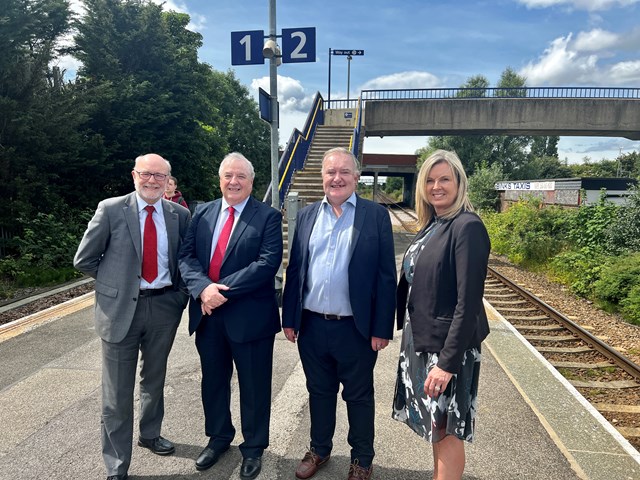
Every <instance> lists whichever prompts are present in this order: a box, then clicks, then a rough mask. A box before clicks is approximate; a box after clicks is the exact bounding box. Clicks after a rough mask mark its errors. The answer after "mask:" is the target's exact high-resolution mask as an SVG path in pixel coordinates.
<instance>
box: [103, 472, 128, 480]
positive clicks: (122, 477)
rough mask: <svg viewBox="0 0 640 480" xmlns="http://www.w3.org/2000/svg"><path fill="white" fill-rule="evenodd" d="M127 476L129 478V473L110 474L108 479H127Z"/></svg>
mask: <svg viewBox="0 0 640 480" xmlns="http://www.w3.org/2000/svg"><path fill="white" fill-rule="evenodd" d="M127 478H129V475H127V474H126V473H125V474H123V475H109V476H108V477H107V480H127Z"/></svg>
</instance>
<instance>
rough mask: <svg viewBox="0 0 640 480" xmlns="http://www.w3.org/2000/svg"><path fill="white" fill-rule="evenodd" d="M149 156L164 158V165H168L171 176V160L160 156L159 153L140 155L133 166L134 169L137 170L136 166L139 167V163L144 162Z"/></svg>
mask: <svg viewBox="0 0 640 480" xmlns="http://www.w3.org/2000/svg"><path fill="white" fill-rule="evenodd" d="M149 155H156V156H158V157H160V158H162V160H164V163H166V164H167V168H168V169H169V175H171V164H170V163H169V160H166V159H164V158H163V157H162V156H161V155H158V154H157V153H145V154H144V155H140V156H138V157H136V161H135V163H134V164H133V169H134V170H135V169H136V166H137V165H138V162H139V161H142V160H144V158H145V157H147V156H149Z"/></svg>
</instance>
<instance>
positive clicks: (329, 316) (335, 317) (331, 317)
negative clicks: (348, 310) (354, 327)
mask: <svg viewBox="0 0 640 480" xmlns="http://www.w3.org/2000/svg"><path fill="white" fill-rule="evenodd" d="M305 312H309V313H310V314H311V315H315V316H316V317H320V318H324V319H325V320H350V319H352V318H353V315H333V314H331V313H318V312H312V311H311V310H305Z"/></svg>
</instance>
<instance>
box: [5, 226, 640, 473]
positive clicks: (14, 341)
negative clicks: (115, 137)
mask: <svg viewBox="0 0 640 480" xmlns="http://www.w3.org/2000/svg"><path fill="white" fill-rule="evenodd" d="M407 238H408V237H406V236H405V235H402V234H396V244H397V249H398V253H399V256H398V257H397V258H398V260H399V258H400V255H401V253H402V251H403V250H404V245H406V242H407ZM91 298H92V296H89V297H88V298H85V299H80V300H76V301H75V302H73V303H71V304H67V305H66V306H65V307H64V309H61V310H54V311H51V312H49V313H46V314H40V315H39V316H38V319H37V321H36V322H34V323H31V322H29V321H27V322H22V324H20V325H18V326H14V328H11V329H8V330H3V331H0V479H2V480H5V479H6V480H9V479H11V480H33V479H44V478H47V479H60V480H63V479H65V480H66V479H81V480H90V479H104V478H105V477H106V475H105V473H104V466H103V463H102V458H101V455H100V435H99V433H100V418H99V415H100V388H99V387H100V340H99V339H98V338H97V336H96V334H95V331H94V329H93V318H92V308H91ZM60 312H61V313H60ZM489 313H490V315H491V317H492V320H491V328H492V333H491V334H490V335H489V337H488V339H487V340H486V342H485V345H484V348H483V365H482V371H481V380H480V392H479V415H478V419H477V432H476V433H477V434H476V441H475V442H474V443H473V444H467V465H466V470H465V474H464V477H463V478H464V479H465V480H480V479H482V480H502V479H505V480H506V479H540V480H542V479H545V480H549V479H552V480H565V479H566V480H569V479H592V480H605V479H607V480H627V479H628V480H638V479H640V455H639V454H638V452H637V451H636V450H634V449H633V448H632V447H631V446H630V445H629V444H628V443H627V442H626V441H625V440H624V439H623V438H622V437H621V436H620V435H618V434H617V432H616V431H615V430H614V429H613V428H612V427H611V426H609V424H608V423H606V422H605V421H604V419H602V417H600V415H599V414H598V413H597V412H595V411H594V410H593V409H591V408H590V407H589V406H588V405H587V404H586V402H584V401H583V400H580V398H581V397H579V396H576V394H575V390H574V389H573V388H572V387H571V386H570V385H568V384H567V382H566V381H564V380H563V379H562V378H561V377H559V376H558V375H557V374H555V373H554V370H553V369H552V368H551V367H549V366H548V365H547V364H546V362H545V361H544V359H542V358H541V357H540V355H539V354H537V353H535V352H534V351H533V350H531V349H530V348H529V347H528V346H527V344H526V343H525V342H524V340H523V339H522V338H521V337H520V335H519V334H518V333H517V332H515V331H514V330H513V329H512V328H511V327H510V326H509V325H508V324H506V323H505V322H503V321H502V320H500V319H499V318H498V317H497V316H496V315H495V314H494V312H492V311H491V310H490V309H489ZM399 344H400V335H397V336H396V338H395V339H394V341H393V342H392V343H391V344H390V346H389V347H388V348H387V349H385V350H384V351H383V352H381V354H380V356H379V360H378V365H377V367H376V401H377V413H376V417H377V418H376V441H375V448H376V458H375V460H374V476H373V478H374V479H377V480H418V479H430V478H432V468H433V462H432V454H431V446H430V444H428V443H425V442H424V441H423V440H422V439H420V438H419V437H418V436H416V435H415V434H414V433H413V432H412V431H411V430H410V429H409V428H408V427H406V426H405V425H404V424H401V423H399V422H396V421H394V420H392V419H391V404H392V399H393V391H394V385H395V376H396V369H397V361H398V351H399ZM274 363H275V365H274V367H275V368H274V378H273V406H272V417H271V446H270V447H269V449H268V450H267V451H266V452H265V456H264V457H263V470H262V473H261V474H260V476H259V477H258V479H260V480H276V479H294V478H295V476H294V474H293V472H294V470H295V468H296V466H297V463H298V461H299V459H300V458H301V457H302V456H303V455H304V452H305V449H306V446H307V445H308V430H309V416H308V405H307V393H306V389H305V378H304V373H303V371H302V366H301V364H300V361H299V357H298V352H297V349H296V347H295V346H293V345H291V344H290V343H289V342H287V341H286V339H285V338H284V335H282V334H279V335H278V336H277V337H276V342H275V359H274ZM199 382H200V367H199V360H198V354H197V352H196V349H195V346H194V341H193V338H192V337H189V336H188V334H187V322H186V316H185V317H183V323H182V325H181V326H180V329H179V332H178V335H177V338H176V342H175V345H174V348H173V351H172V353H171V357H170V359H169V371H168V377H167V384H166V417H165V422H164V427H163V432H162V434H163V435H164V436H165V437H167V438H169V439H171V440H172V441H174V442H175V443H176V453H175V454H174V455H172V456H169V457H159V456H156V455H153V454H152V453H151V452H149V451H148V450H145V449H142V448H139V447H134V452H133V461H132V465H131V468H130V471H129V475H130V478H131V479H132V480H138V479H147V480H179V479H223V480H224V479H237V478H239V470H240V463H241V461H242V458H241V455H240V452H239V450H238V449H237V447H236V448H231V449H230V450H229V452H227V453H226V454H225V455H224V456H223V457H222V458H221V460H220V462H219V463H218V464H217V465H215V466H214V467H213V468H211V469H210V470H208V471H205V472H197V471H196V470H195V467H194V461H195V458H196V457H197V456H198V454H199V453H200V451H201V450H202V448H203V447H204V445H206V442H207V438H206V437H205V435H204V427H203V423H204V419H203V413H202V406H201V403H200V385H199ZM237 400H238V398H237V389H236V388H235V383H234V390H233V401H234V405H233V412H234V423H235V424H236V426H237V429H238V434H237V437H236V439H235V441H234V443H233V445H234V446H237V445H238V444H239V443H240V442H241V434H240V432H239V418H238V406H237ZM338 415H339V419H338V427H337V431H336V435H335V438H334V445H335V446H334V451H333V455H332V459H331V460H330V462H329V463H328V464H327V465H326V466H325V467H324V468H323V469H322V470H321V471H320V472H319V473H318V474H317V475H316V476H315V477H314V478H315V479H318V480H329V479H331V480H333V479H346V478H347V470H348V467H349V448H348V445H347V442H346V426H347V421H346V411H345V408H344V404H343V402H342V401H341V400H340V401H339V410H338Z"/></svg>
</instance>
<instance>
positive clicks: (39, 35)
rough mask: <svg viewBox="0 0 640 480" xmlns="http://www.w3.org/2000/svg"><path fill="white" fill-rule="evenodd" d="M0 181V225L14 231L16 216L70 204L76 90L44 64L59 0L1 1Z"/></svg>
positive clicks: (53, 49) (59, 26)
mask: <svg viewBox="0 0 640 480" xmlns="http://www.w3.org/2000/svg"><path fill="white" fill-rule="evenodd" d="M0 12H1V13H0V25H1V28H0V182H1V183H2V185H3V189H4V197H5V199H6V200H8V201H7V202H5V205H6V208H4V209H3V210H2V212H0V229H7V230H9V231H13V232H14V233H16V234H18V235H19V234H20V233H21V226H20V224H18V223H16V221H15V219H16V218H19V217H24V218H30V217H33V216H34V215H35V214H36V213H37V212H48V213H50V212H61V211H64V210H65V209H66V207H67V205H69V206H71V207H74V206H75V205H74V203H73V200H74V198H75V196H74V192H73V191H74V190H76V191H77V190H78V188H77V187H76V188H75V189H74V188H72V185H73V182H76V181H77V179H76V178H75V176H74V175H75V172H76V171H77V168H78V165H79V164H81V163H82V161H81V159H80V153H79V152H80V150H81V148H82V142H83V140H84V139H83V137H82V135H81V130H80V129H79V128H78V125H79V123H80V122H81V121H82V119H83V115H84V114H85V112H84V109H83V108H82V105H81V103H80V100H81V98H82V97H81V95H80V94H79V92H77V91H75V89H74V88H73V86H71V85H68V84H65V83H64V82H63V81H62V73H61V72H60V71H59V69H55V68H50V67H49V65H50V64H51V63H52V61H54V60H55V59H56V57H57V56H58V54H59V49H58V47H57V42H58V40H59V38H60V37H61V36H62V35H63V34H64V33H65V32H67V31H68V30H69V20H70V13H69V5H68V2H66V1H64V0H37V1H36V0H2V2H1V3H0Z"/></svg>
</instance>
